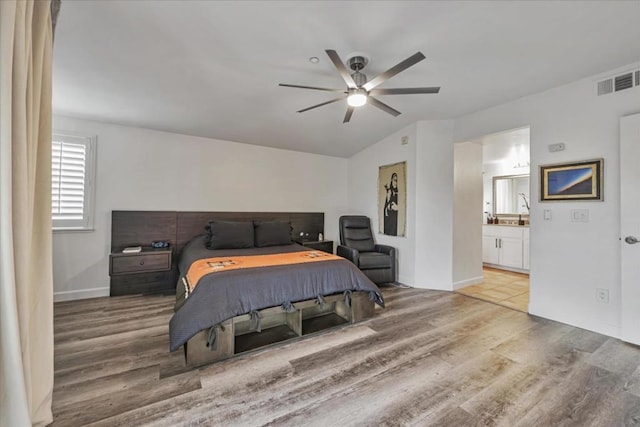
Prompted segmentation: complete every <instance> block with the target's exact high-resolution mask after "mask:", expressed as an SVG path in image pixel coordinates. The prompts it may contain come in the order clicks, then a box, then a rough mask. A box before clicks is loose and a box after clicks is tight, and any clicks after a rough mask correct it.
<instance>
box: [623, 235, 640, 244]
mask: <svg viewBox="0 0 640 427" xmlns="http://www.w3.org/2000/svg"><path fill="white" fill-rule="evenodd" d="M624 241H625V242H627V243H628V244H630V245H635V244H636V243H640V240H638V239H637V238H636V237H635V236H627V237H625V238H624Z"/></svg>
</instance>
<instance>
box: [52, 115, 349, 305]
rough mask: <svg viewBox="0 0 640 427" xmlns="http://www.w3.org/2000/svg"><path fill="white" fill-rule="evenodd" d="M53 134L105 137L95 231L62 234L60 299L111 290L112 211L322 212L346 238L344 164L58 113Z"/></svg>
mask: <svg viewBox="0 0 640 427" xmlns="http://www.w3.org/2000/svg"><path fill="white" fill-rule="evenodd" d="M54 129H55V130H64V131H72V132H77V133H82V134H87V135H97V141H98V142H97V171H96V195H95V196H96V197H95V200H96V204H95V224H94V225H95V231H93V232H64V233H60V232H56V233H54V236H53V261H54V290H55V293H56V295H55V296H56V300H63V299H72V298H87V297H93V296H103V295H108V294H109V275H108V271H109V268H108V259H109V249H110V240H111V211H112V210H182V211H267V212H268V211H293V212H324V213H325V236H326V238H327V239H333V240H334V241H337V240H338V217H339V216H340V215H342V214H344V213H347V185H346V183H347V160H346V159H342V158H336V157H329V156H321V155H317V154H307V153H300V152H294V151H288V150H280V149H274V148H266V147H260V146H255V145H247V144H240V143H235V142H229V141H220V140H213V139H208V138H199V137H193V136H186V135H178V134H172V133H167V132H158V131H152V130H148V129H141V128H134V127H125V126H116V125H110V124H105V123H100V122H93V121H87V120H79V119H73V118H68V117H60V116H58V117H55V118H54Z"/></svg>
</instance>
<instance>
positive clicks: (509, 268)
mask: <svg viewBox="0 0 640 427" xmlns="http://www.w3.org/2000/svg"><path fill="white" fill-rule="evenodd" d="M482 266H483V267H489V268H495V269H496V270H506V271H513V272H514V273H522V274H529V270H524V269H522V268H513V267H505V266H504V265H500V264H490V263H488V262H483V263H482Z"/></svg>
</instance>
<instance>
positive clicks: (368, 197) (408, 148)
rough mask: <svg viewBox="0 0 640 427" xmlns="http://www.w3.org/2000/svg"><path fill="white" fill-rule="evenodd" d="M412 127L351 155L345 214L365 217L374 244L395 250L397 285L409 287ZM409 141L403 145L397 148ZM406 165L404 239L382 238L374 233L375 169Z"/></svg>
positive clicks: (411, 269)
mask: <svg viewBox="0 0 640 427" xmlns="http://www.w3.org/2000/svg"><path fill="white" fill-rule="evenodd" d="M416 129H417V128H416V125H415V124H414V125H411V126H408V127H406V128H404V129H402V130H401V131H399V132H396V133H394V134H392V135H390V136H388V137H386V138H384V139H382V140H381V141H379V142H378V143H376V144H374V145H372V146H370V147H368V148H365V149H364V150H362V151H360V152H359V153H357V154H355V155H354V156H352V157H351V158H350V159H349V162H348V174H349V180H348V197H349V213H350V214H353V215H366V216H368V217H369V218H370V219H371V226H372V228H373V230H374V232H375V233H376V235H375V238H376V242H378V243H380V244H383V245H390V246H394V247H395V248H396V249H397V250H398V281H399V282H402V283H406V284H410V285H413V283H414V282H415V280H414V265H415V227H416V223H415V213H416V207H415V206H416V205H415V198H414V194H415V186H416V142H417V137H416ZM403 136H408V137H409V143H408V144H407V145H402V144H401V138H402V137H403ZM402 161H406V162H407V210H406V212H407V227H406V237H397V236H385V235H384V234H379V233H377V231H378V168H379V167H380V166H383V165H387V164H392V163H396V162H402Z"/></svg>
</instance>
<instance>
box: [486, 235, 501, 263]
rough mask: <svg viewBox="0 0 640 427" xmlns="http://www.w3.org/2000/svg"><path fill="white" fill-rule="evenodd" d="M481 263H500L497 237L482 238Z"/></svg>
mask: <svg viewBox="0 0 640 427" xmlns="http://www.w3.org/2000/svg"><path fill="white" fill-rule="evenodd" d="M482 262H486V263H489V264H499V263H500V249H498V238H497V237H494V236H484V237H482Z"/></svg>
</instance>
